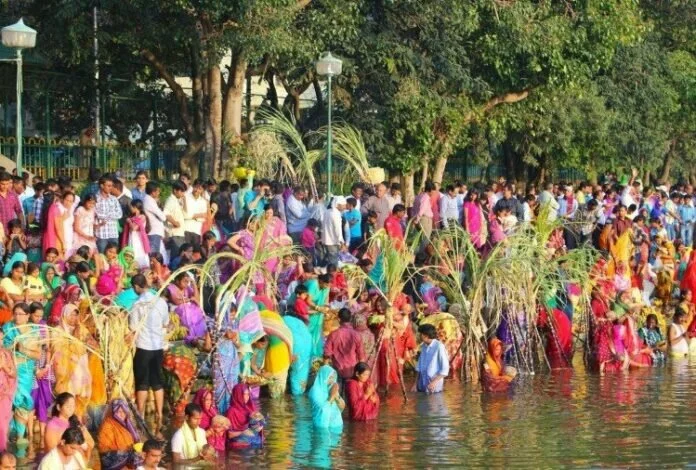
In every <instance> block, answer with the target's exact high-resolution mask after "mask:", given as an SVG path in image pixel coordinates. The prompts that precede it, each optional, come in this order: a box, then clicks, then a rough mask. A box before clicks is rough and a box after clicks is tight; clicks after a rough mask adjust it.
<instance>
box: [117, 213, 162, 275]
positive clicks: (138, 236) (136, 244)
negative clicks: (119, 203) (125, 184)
mask: <svg viewBox="0 0 696 470" xmlns="http://www.w3.org/2000/svg"><path fill="white" fill-rule="evenodd" d="M130 212H131V216H130V217H128V219H127V220H126V224H125V226H124V227H123V236H122V237H121V247H123V248H125V247H127V246H128V247H130V248H132V249H133V259H134V260H135V264H136V265H137V266H138V267H139V268H141V269H145V268H147V267H148V265H149V264H150V260H149V258H148V255H149V254H150V240H149V239H148V238H147V232H148V231H149V223H148V220H147V217H146V216H145V212H144V210H143V201H141V200H139V199H134V200H133V201H131V203H130ZM155 251H159V247H157V248H156V249H155Z"/></svg>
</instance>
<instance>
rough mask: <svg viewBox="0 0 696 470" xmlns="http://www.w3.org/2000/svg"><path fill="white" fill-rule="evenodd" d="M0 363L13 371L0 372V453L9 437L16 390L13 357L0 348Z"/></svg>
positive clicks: (4, 448)
mask: <svg viewBox="0 0 696 470" xmlns="http://www.w3.org/2000/svg"><path fill="white" fill-rule="evenodd" d="M0 363H1V364H3V365H5V366H7V367H8V368H10V369H11V370H12V371H13V372H12V373H10V374H8V373H7V372H5V371H0V452H4V451H5V450H6V447H7V442H8V438H9V437H10V435H9V429H10V420H11V419H12V400H13V399H14V394H15V390H16V388H17V369H16V367H15V362H14V355H13V354H12V353H11V352H10V351H8V350H7V349H5V348H2V347H0Z"/></svg>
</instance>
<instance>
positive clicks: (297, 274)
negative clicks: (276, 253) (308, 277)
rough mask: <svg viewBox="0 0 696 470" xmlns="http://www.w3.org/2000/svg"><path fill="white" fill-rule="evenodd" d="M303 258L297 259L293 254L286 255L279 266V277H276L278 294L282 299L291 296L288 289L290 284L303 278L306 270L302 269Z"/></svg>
mask: <svg viewBox="0 0 696 470" xmlns="http://www.w3.org/2000/svg"><path fill="white" fill-rule="evenodd" d="M302 262H303V260H302V259H298V260H297V261H295V260H294V259H293V258H292V255H285V256H284V257H283V260H282V262H281V264H280V266H279V268H278V277H277V278H276V286H277V288H278V296H279V297H280V300H287V298H288V297H289V296H290V291H289V290H288V289H289V287H290V284H292V283H293V282H295V281H297V280H299V279H301V278H302V275H303V274H304V271H303V270H302Z"/></svg>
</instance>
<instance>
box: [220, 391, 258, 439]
mask: <svg viewBox="0 0 696 470" xmlns="http://www.w3.org/2000/svg"><path fill="white" fill-rule="evenodd" d="M247 390H249V386H248V385H247V384H244V383H238V384H237V385H235V386H234V388H233V389H232V399H231V400H230V408H229V409H228V410H227V418H228V419H229V420H230V429H231V430H232V431H237V432H239V431H245V430H246V429H247V428H248V427H249V416H250V415H251V414H252V413H253V412H255V411H256V405H255V404H254V401H253V400H252V399H251V392H250V394H249V395H250V396H249V401H248V402H246V403H245V402H244V392H245V391H247Z"/></svg>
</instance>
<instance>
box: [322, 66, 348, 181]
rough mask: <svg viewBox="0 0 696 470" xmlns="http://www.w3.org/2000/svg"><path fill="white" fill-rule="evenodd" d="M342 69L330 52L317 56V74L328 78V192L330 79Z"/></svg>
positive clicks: (330, 137)
mask: <svg viewBox="0 0 696 470" xmlns="http://www.w3.org/2000/svg"><path fill="white" fill-rule="evenodd" d="M342 70H343V62H341V59H337V58H336V57H334V56H332V55H331V53H330V52H324V55H322V56H321V57H320V58H319V61H318V62H317V73H318V74H319V75H326V77H327V78H328V80H329V86H328V92H327V95H328V96H327V98H328V108H329V130H328V135H327V137H326V158H327V169H328V176H327V189H328V192H329V194H331V171H332V168H331V164H332V157H331V144H332V140H333V136H332V134H331V79H332V78H333V76H334V75H341V71H342Z"/></svg>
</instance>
